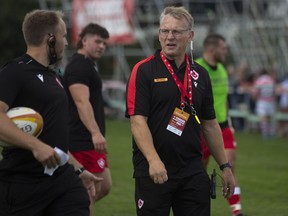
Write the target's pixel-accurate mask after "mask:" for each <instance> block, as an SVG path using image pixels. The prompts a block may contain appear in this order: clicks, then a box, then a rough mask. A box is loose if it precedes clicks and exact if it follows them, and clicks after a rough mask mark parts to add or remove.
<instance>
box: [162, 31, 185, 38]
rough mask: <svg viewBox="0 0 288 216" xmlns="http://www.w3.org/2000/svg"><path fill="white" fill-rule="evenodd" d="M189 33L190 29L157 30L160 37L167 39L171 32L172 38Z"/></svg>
mask: <svg viewBox="0 0 288 216" xmlns="http://www.w3.org/2000/svg"><path fill="white" fill-rule="evenodd" d="M187 31H190V29H183V30H175V29H173V30H169V29H159V33H160V35H162V36H165V37H167V36H168V35H169V33H170V32H171V33H172V35H173V36H174V37H181V36H182V35H183V33H184V32H187Z"/></svg>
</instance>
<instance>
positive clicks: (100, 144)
mask: <svg viewBox="0 0 288 216" xmlns="http://www.w3.org/2000/svg"><path fill="white" fill-rule="evenodd" d="M92 141H93V144H94V148H95V150H96V151H97V152H99V153H101V154H106V153H107V142H106V139H105V137H104V136H103V135H102V134H101V133H97V134H95V135H93V136H92Z"/></svg>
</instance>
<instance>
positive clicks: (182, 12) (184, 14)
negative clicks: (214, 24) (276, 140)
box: [160, 6, 194, 30]
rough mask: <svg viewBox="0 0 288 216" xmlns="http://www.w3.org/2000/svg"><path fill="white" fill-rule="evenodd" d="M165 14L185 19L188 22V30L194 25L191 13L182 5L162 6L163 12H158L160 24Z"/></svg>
mask: <svg viewBox="0 0 288 216" xmlns="http://www.w3.org/2000/svg"><path fill="white" fill-rule="evenodd" d="M166 15H170V16H172V17H174V18H175V19H178V20H181V19H184V20H186V21H187V24H188V26H187V28H188V29H190V30H192V29H193V27H194V19H193V17H192V15H191V14H190V13H189V12H188V11H187V10H186V9H185V8H184V7H182V6H181V7H175V6H169V7H166V8H164V10H163V12H162V13H161V14H160V24H161V22H162V20H163V18H164V16H166Z"/></svg>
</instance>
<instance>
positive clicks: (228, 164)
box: [219, 161, 232, 171]
mask: <svg viewBox="0 0 288 216" xmlns="http://www.w3.org/2000/svg"><path fill="white" fill-rule="evenodd" d="M231 167H232V165H231V163H230V162H229V161H228V162H227V163H224V164H222V165H220V167H219V168H220V170H222V171H223V170H224V169H225V168H230V169H231Z"/></svg>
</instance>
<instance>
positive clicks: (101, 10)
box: [71, 0, 134, 44]
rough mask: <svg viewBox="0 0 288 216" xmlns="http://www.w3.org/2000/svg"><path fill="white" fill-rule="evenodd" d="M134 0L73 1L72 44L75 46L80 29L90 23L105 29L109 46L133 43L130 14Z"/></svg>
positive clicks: (132, 10)
mask: <svg viewBox="0 0 288 216" xmlns="http://www.w3.org/2000/svg"><path fill="white" fill-rule="evenodd" d="M133 12H134V0H74V1H73V3H72V13H71V16H72V17H71V23H72V43H73V44H76V42H77V40H78V35H79V33H80V32H81V30H82V28H83V27H84V26H85V25H87V24H88V23H90V22H94V23H98V24H99V25H101V26H103V27H105V28H107V30H108V31H109V34H110V39H109V43H110V44H129V43H132V42H133V41H134V36H133V28H132V21H131V20H132V14H133Z"/></svg>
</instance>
